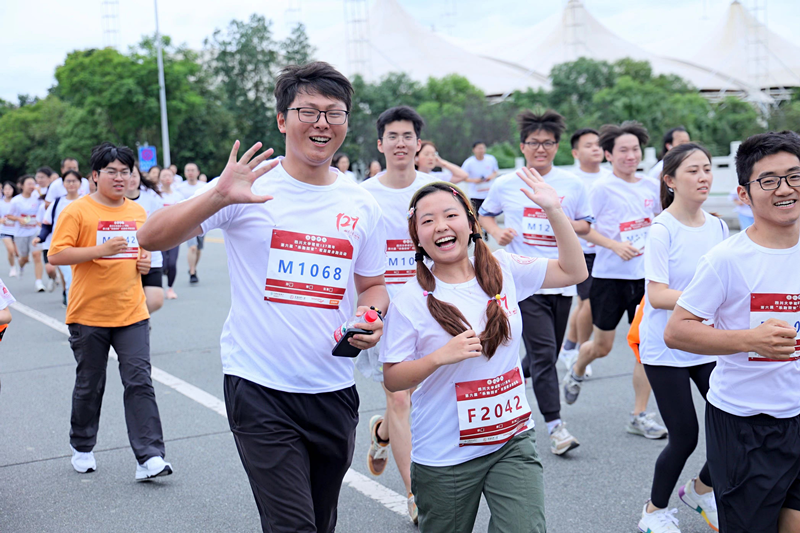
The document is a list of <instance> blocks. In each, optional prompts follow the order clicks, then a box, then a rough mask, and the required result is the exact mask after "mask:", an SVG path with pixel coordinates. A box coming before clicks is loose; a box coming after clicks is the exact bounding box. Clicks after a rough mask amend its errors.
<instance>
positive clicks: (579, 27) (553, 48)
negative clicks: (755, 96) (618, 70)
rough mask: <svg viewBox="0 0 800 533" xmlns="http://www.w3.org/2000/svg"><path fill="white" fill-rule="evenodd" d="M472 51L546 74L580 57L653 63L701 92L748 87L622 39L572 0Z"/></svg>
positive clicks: (660, 71) (657, 69)
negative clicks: (542, 17) (535, 22)
mask: <svg viewBox="0 0 800 533" xmlns="http://www.w3.org/2000/svg"><path fill="white" fill-rule="evenodd" d="M468 49H470V50H471V51H473V52H478V53H480V54H481V55H483V56H486V57H491V58H493V59H497V60H500V61H504V62H506V63H508V64H514V65H519V66H521V67H523V68H525V69H529V70H532V71H534V72H539V73H541V74H545V75H546V74H549V73H550V70H551V69H552V68H553V66H554V65H557V64H559V63H565V62H568V61H574V60H576V59H577V58H579V57H588V58H590V59H595V60H601V61H608V62H614V61H617V60H619V59H622V58H625V57H630V58H633V59H636V60H640V61H641V60H647V61H649V62H650V64H651V66H652V67H653V72H654V73H655V74H677V75H678V76H680V77H682V78H684V79H685V80H687V81H689V82H690V83H691V84H692V85H694V86H695V87H697V88H698V89H700V90H715V91H716V90H745V89H746V88H747V87H746V83H745V82H744V81H741V80H740V79H737V78H736V77H735V76H733V75H731V74H728V73H725V74H721V73H719V72H716V71H715V69H713V68H710V67H703V66H700V65H698V64H695V63H692V62H691V61H677V60H673V59H666V58H662V57H659V56H657V55H656V54H653V53H651V52H648V51H647V50H644V49H643V48H641V47H639V46H637V45H635V44H633V43H631V42H630V41H627V40H625V39H623V38H621V37H619V36H618V35H616V34H614V33H613V32H612V31H611V30H609V29H608V28H606V27H605V26H603V24H601V23H600V22H599V21H598V20H597V19H596V18H594V17H593V16H592V15H591V14H590V13H589V12H588V11H587V10H586V8H585V7H584V5H583V3H582V2H581V1H580V0H570V1H569V3H568V4H567V6H566V7H565V8H564V9H563V10H562V11H561V12H560V13H556V14H554V15H552V16H551V17H548V18H547V19H545V20H544V21H542V22H540V23H539V24H536V25H534V26H532V27H530V28H528V29H527V30H523V31H521V32H516V33H514V34H513V35H511V36H509V37H505V38H502V39H499V40H497V41H494V42H492V43H487V44H478V43H475V44H473V45H471V46H468Z"/></svg>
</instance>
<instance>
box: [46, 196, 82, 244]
mask: <svg viewBox="0 0 800 533" xmlns="http://www.w3.org/2000/svg"><path fill="white" fill-rule="evenodd" d="M78 198H80V196H79V197H78ZM56 200H58V205H56V203H55V201H53V203H52V204H50V205H49V206H48V207H47V210H46V211H45V213H44V216H43V217H42V224H50V225H52V226H53V229H52V231H51V232H50V234H49V235H48V236H47V239H45V241H44V242H43V243H42V249H44V250H49V249H50V241H52V240H53V234H54V233H55V232H56V224H58V217H59V215H61V213H62V212H63V211H64V209H65V208H66V207H67V206H68V205H69V204H71V203H72V202H74V201H75V200H68V199H67V197H66V196H62V197H60V198H56ZM42 206H43V207H44V203H43V204H42ZM53 208H55V209H53Z"/></svg>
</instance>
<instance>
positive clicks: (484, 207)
mask: <svg viewBox="0 0 800 533" xmlns="http://www.w3.org/2000/svg"><path fill="white" fill-rule="evenodd" d="M504 185H505V183H504V182H503V181H502V179H501V180H500V181H498V182H497V184H496V185H495V186H494V187H492V188H491V189H489V194H488V195H486V199H485V200H484V201H483V203H482V204H481V208H480V210H479V211H478V214H479V215H483V216H485V217H496V216H498V215H501V214H502V213H503V203H502V201H501V198H502V197H503V192H504V191H503V189H504V188H505V187H504Z"/></svg>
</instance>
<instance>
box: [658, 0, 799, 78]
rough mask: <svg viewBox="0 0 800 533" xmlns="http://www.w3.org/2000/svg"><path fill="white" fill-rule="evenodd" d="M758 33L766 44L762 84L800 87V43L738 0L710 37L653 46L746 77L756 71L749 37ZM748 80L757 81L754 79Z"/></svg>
mask: <svg viewBox="0 0 800 533" xmlns="http://www.w3.org/2000/svg"><path fill="white" fill-rule="evenodd" d="M754 33H757V34H758V35H759V39H761V40H763V43H764V45H765V47H766V53H765V54H764V58H763V60H764V61H765V63H766V64H765V65H764V67H765V75H764V76H763V78H764V79H761V80H758V81H759V83H758V85H760V87H759V88H760V89H766V88H787V87H800V47H798V46H796V45H794V44H792V43H790V42H789V41H787V40H786V39H784V38H783V37H781V36H780V35H778V34H776V33H775V32H772V31H770V30H769V28H766V27H764V26H763V25H762V24H761V23H760V22H759V21H757V20H756V19H755V18H754V17H753V15H752V14H751V13H749V12H748V11H747V10H746V9H745V8H744V6H743V5H742V4H741V3H740V2H739V1H738V0H735V1H734V2H732V3H731V5H730V6H729V7H728V11H727V14H726V16H725V17H724V19H723V20H722V21H720V23H719V24H718V25H717V26H716V27H715V28H714V29H713V30H711V31H710V32H708V33H707V34H706V35H708V38H707V39H705V40H693V39H686V40H684V41H683V42H681V43H678V44H677V46H676V43H675V42H670V43H662V44H661V45H660V46H659V45H653V46H651V47H650V49H651V50H653V51H655V52H656V53H659V54H660V55H663V56H668V57H675V59H679V60H685V61H690V62H692V63H694V64H697V65H703V66H705V67H707V68H710V69H714V70H716V71H717V72H720V73H724V74H725V75H737V76H740V77H742V76H748V73H749V72H752V66H751V65H748V59H750V60H752V56H753V54H752V50H748V40H749V39H753V34H754ZM751 46H752V43H751ZM662 50H663V51H662ZM747 81H748V82H750V83H754V80H747Z"/></svg>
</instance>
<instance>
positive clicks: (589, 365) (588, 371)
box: [583, 363, 594, 378]
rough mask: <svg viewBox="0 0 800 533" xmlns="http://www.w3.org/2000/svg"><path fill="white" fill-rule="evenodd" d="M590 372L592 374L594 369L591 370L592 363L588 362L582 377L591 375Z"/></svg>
mask: <svg viewBox="0 0 800 533" xmlns="http://www.w3.org/2000/svg"><path fill="white" fill-rule="evenodd" d="M592 374H594V371H593V370H592V363H589V364H588V365H586V372H585V373H584V374H583V377H584V378H590V377H592Z"/></svg>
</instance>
